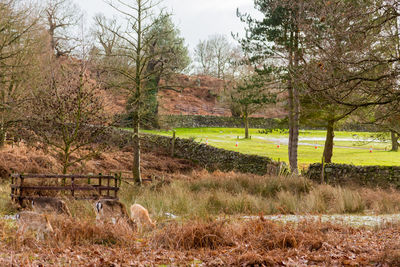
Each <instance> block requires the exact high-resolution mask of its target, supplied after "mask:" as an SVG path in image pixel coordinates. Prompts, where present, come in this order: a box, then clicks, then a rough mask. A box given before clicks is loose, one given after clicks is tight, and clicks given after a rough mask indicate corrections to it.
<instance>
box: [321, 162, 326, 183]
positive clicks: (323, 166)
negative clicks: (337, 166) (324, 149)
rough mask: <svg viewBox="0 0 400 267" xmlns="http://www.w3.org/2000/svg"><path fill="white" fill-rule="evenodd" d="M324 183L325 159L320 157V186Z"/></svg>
mask: <svg viewBox="0 0 400 267" xmlns="http://www.w3.org/2000/svg"><path fill="white" fill-rule="evenodd" d="M324 182H325V158H324V157H322V165H321V184H323V183H324Z"/></svg>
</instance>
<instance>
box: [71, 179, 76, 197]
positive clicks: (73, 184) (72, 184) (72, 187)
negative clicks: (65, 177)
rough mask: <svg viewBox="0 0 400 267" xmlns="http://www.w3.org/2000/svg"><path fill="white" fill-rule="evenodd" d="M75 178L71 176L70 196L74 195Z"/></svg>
mask: <svg viewBox="0 0 400 267" xmlns="http://www.w3.org/2000/svg"><path fill="white" fill-rule="evenodd" d="M74 187H75V178H73V177H72V178H71V195H72V197H75V188H74Z"/></svg>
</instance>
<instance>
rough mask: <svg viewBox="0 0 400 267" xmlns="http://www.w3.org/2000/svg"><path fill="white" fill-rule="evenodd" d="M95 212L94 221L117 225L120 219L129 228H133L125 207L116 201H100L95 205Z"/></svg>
mask: <svg viewBox="0 0 400 267" xmlns="http://www.w3.org/2000/svg"><path fill="white" fill-rule="evenodd" d="M95 211H96V220H99V221H103V222H108V223H112V224H117V223H118V222H120V221H121V219H122V220H123V221H125V222H127V223H128V224H129V226H130V227H135V225H134V223H133V221H132V220H131V218H130V217H129V214H128V212H127V210H126V206H125V205H124V204H123V203H121V202H120V201H118V200H114V199H100V200H99V201H97V202H96V203H95Z"/></svg>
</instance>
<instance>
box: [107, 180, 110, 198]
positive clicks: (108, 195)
mask: <svg viewBox="0 0 400 267" xmlns="http://www.w3.org/2000/svg"><path fill="white" fill-rule="evenodd" d="M107 187H108V189H107V197H110V177H108V179H107Z"/></svg>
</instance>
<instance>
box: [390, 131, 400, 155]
mask: <svg viewBox="0 0 400 267" xmlns="http://www.w3.org/2000/svg"><path fill="white" fill-rule="evenodd" d="M390 134H391V136H392V150H391V151H396V152H397V151H399V143H398V141H399V136H398V135H397V134H396V133H395V132H394V131H390Z"/></svg>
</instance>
